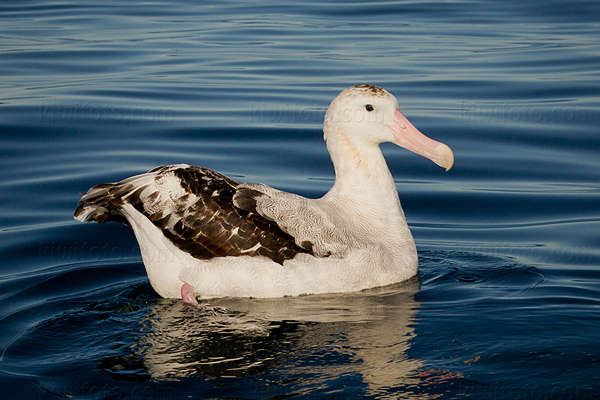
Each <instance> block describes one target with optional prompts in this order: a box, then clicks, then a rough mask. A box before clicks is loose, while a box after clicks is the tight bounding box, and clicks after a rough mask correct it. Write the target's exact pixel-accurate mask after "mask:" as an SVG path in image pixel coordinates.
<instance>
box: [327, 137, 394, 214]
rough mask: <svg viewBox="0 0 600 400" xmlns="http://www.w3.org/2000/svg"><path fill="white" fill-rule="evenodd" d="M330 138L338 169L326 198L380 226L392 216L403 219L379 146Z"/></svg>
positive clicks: (329, 145)
mask: <svg viewBox="0 0 600 400" xmlns="http://www.w3.org/2000/svg"><path fill="white" fill-rule="evenodd" d="M334 139H335V140H328V141H327V147H328V150H329V153H330V154H331V160H332V161H333V165H334V168H335V175H336V179H335V184H334V185H333V187H332V188H331V190H330V191H329V192H328V193H327V194H326V195H325V196H324V198H323V199H324V200H327V201H332V202H335V203H338V204H345V205H348V206H349V207H352V208H353V209H354V210H352V211H353V212H356V213H357V214H359V215H363V216H364V218H365V219H367V220H369V222H371V223H375V224H377V225H379V224H380V223H381V224H389V223H390V218H392V219H393V220H394V219H400V220H402V221H405V220H404V213H403V211H402V208H401V206H400V200H399V198H398V191H397V189H396V184H395V182H394V179H393V177H392V174H391V173H390V170H389V168H388V166H387V163H386V162H385V159H384V157H383V154H382V153H381V149H380V148H379V145H375V144H373V145H367V146H365V145H361V146H356V145H354V144H353V143H351V142H350V141H348V140H346V139H345V138H344V137H342V136H341V134H340V136H339V137H335V138H334Z"/></svg>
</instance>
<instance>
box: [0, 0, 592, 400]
mask: <svg viewBox="0 0 600 400" xmlns="http://www.w3.org/2000/svg"><path fill="white" fill-rule="evenodd" d="M0 24H1V26H2V29H1V30H0V151H1V154H2V155H1V158H0V204H1V207H0V257H1V258H0V259H1V261H0V390H1V392H0V397H1V398H3V399H20V400H28V399H44V400H45V399H94V400H96V399H131V400H138V399H140V400H141V399H145V400H155V399H156V400H171V399H173V400H175V399H287V398H298V399H359V398H368V399H436V398H442V399H451V398H459V397H465V396H468V397H469V398H471V399H494V400H496V399H538V400H539V399H596V398H600V213H599V210H600V2H598V1H595V0H594V1H584V0H581V1H561V0H549V1H541V0H536V1H520V2H516V1H503V0H501V1H484V0H467V1H382V2H365V1H343V2H342V1H339V2H336V1H330V2H327V1H326V2H311V1H306V0H300V1H296V2H272V1H223V2H197V1H186V0H179V1H169V2H166V1H163V2H142V1H118V2H100V1H87V0H83V1H77V2H73V1H71V0H64V1H42V0H27V1H25V0H24V1H18V2H3V3H2V4H1V5H0ZM359 83H372V84H376V85H379V86H382V87H384V88H386V89H387V90H389V91H390V92H392V93H393V94H394V95H396V96H397V98H398V100H399V102H400V108H401V110H402V112H403V113H404V115H406V116H407V117H408V118H409V119H410V120H411V121H412V123H413V124H414V125H415V126H416V127H418V128H419V129H420V130H421V131H422V132H423V133H425V134H426V135H428V136H429V137H431V138H433V139H435V140H438V141H441V142H443V143H446V144H447V145H449V146H450V147H451V148H452V149H453V150H454V154H455V165H454V168H452V169H451V170H450V171H449V172H444V171H443V169H441V168H439V167H437V166H436V165H434V164H433V163H431V162H430V161H429V160H426V159H425V158H423V157H419V156H417V155H415V154H413V153H410V152H408V151H406V150H404V149H401V148H399V147H396V146H393V145H391V144H385V145H383V146H382V149H383V152H384V154H385V155H386V159H387V161H388V164H389V167H390V170H391V171H392V173H393V175H394V177H395V179H396V182H397V187H398V191H399V194H400V199H401V202H402V206H403V208H404V211H405V213H406V216H407V220H408V222H409V225H410V227H411V230H412V232H413V235H414V237H415V241H416V243H417V247H418V250H419V256H420V273H419V276H418V277H416V278H414V279H411V280H409V281H408V282H404V283H401V284H397V285H393V286H390V287H384V288H378V289H373V290H368V291H364V292H360V293H350V294H332V295H319V296H302V297H290V298H283V299H271V300H259V299H220V300H215V301H214V302H213V303H214V304H216V305H220V306H223V307H226V308H228V309H229V310H230V311H231V312H230V313H229V314H225V315H222V316H219V317H211V316H207V315H204V314H202V313H201V312H199V311H198V310H196V309H193V308H190V307H188V306H185V305H184V304H183V303H182V302H181V301H177V300H165V299H161V298H159V297H158V296H157V295H156V294H155V293H154V291H153V290H152V289H151V287H150V285H149V283H148V279H147V277H146V274H145V271H144V267H143V264H142V262H141V257H140V253H139V248H138V245H137V243H136V241H135V238H134V236H133V233H132V232H131V230H130V228H129V227H127V226H124V225H119V224H114V223H113V224H105V225H102V226H100V225H96V224H82V223H79V222H77V221H75V220H73V218H72V215H73V211H74V209H75V207H76V204H77V201H78V199H79V197H80V194H81V193H82V192H85V191H86V190H87V189H88V188H89V187H91V186H93V185H95V184H98V183H102V182H112V181H117V180H121V179H123V178H126V177H128V176H131V175H134V174H137V173H141V172H145V171H147V170H149V169H151V168H154V167H156V166H159V165H164V164H171V163H188V164H192V165H198V166H205V167H209V168H211V169H214V170H217V171H219V172H221V173H223V174H226V175H227V176H229V177H232V178H234V179H237V180H246V181H251V182H262V183H265V184H268V185H271V186H274V187H277V188H279V189H283V190H287V191H292V192H295V193H299V194H302V195H305V196H308V197H319V196H321V195H323V194H324V193H325V192H326V191H327V190H328V189H329V188H330V187H331V185H332V183H333V179H334V176H333V167H332V165H331V162H330V160H329V156H328V153H327V151H326V148H325V145H324V143H323V140H322V131H321V128H322V121H323V116H324V112H325V109H326V108H327V106H328V105H329V103H330V101H331V100H332V99H333V98H334V97H335V96H336V95H337V94H338V93H339V92H340V91H341V90H342V89H344V88H346V87H348V86H351V85H354V84H359Z"/></svg>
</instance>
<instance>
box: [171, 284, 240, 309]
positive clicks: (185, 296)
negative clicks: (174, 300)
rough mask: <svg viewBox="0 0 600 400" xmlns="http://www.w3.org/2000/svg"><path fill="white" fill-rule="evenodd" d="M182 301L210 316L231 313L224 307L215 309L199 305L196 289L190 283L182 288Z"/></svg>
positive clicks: (204, 304) (207, 305)
mask: <svg viewBox="0 0 600 400" xmlns="http://www.w3.org/2000/svg"><path fill="white" fill-rule="evenodd" d="M181 300H183V302H184V303H186V304H189V305H191V306H194V307H197V308H199V309H200V310H202V311H204V312H205V313H207V314H209V315H218V314H227V313H229V311H227V309H225V308H223V307H213V306H211V305H210V304H207V303H198V300H196V294H195V293H194V287H193V286H192V285H190V284H189V283H184V284H183V285H182V286H181Z"/></svg>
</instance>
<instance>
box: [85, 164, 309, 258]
mask: <svg viewBox="0 0 600 400" xmlns="http://www.w3.org/2000/svg"><path fill="white" fill-rule="evenodd" d="M238 192H239V193H238ZM236 194H237V196H236ZM253 195H255V193H253V191H251V190H250V191H249V190H248V189H243V188H241V187H240V183H239V182H236V181H233V180H231V179H229V178H226V177H225V176H223V175H220V174H218V173H216V172H214V171H212V170H210V169H207V168H200V167H190V166H187V165H171V166H164V167H159V168H155V169H153V170H152V171H150V172H148V173H146V174H143V175H138V176H134V177H131V178H129V179H126V180H124V181H121V182H119V183H115V184H101V185H97V186H94V187H93V188H92V189H90V190H89V192H88V193H87V194H86V195H85V196H83V197H82V199H81V200H80V202H79V206H78V207H77V210H76V211H75V218H76V219H79V220H82V221H83V220H87V221H94V222H99V223H103V222H106V221H118V222H126V221H125V218H124V217H123V216H122V215H121V214H120V212H119V208H120V206H121V205H123V204H125V203H128V204H131V205H132V206H133V207H135V208H136V209H137V210H138V211H139V212H141V213H142V214H144V215H145V216H146V217H147V218H148V219H150V221H152V222H153V223H154V225H156V226H157V227H158V228H160V229H161V230H162V232H163V234H164V235H165V236H166V237H167V238H169V239H170V240H171V241H172V242H173V243H174V244H175V245H176V246H177V247H178V248H179V249H181V250H183V251H185V252H187V253H189V254H191V255H192V256H194V257H195V258H199V259H210V258H213V257H224V256H241V255H249V256H265V257H269V258H271V259H272V260H273V261H275V262H277V263H280V264H282V263H283V262H284V261H285V260H287V259H291V258H293V257H294V256H295V255H296V254H298V253H311V249H310V248H303V247H300V246H298V245H297V244H296V243H295V241H294V238H293V237H292V236H291V235H289V234H287V233H285V232H284V231H282V230H281V229H280V228H279V226H278V225H277V224H276V223H275V222H273V221H271V220H269V219H267V218H265V217H263V216H261V215H259V214H258V213H256V212H252V211H248V208H249V207H248V206H249V204H245V206H246V207H243V208H245V209H243V208H240V207H238V206H236V205H234V201H233V198H234V196H236V202H237V201H239V202H244V201H245V202H247V203H248V202H252V201H253V200H252V199H253V197H254V196H253ZM304 247H308V246H304Z"/></svg>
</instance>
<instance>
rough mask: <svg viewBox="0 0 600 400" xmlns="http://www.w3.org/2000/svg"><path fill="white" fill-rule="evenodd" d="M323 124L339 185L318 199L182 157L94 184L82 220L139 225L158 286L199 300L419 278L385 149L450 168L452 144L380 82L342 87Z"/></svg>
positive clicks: (161, 290) (83, 202)
mask: <svg viewBox="0 0 600 400" xmlns="http://www.w3.org/2000/svg"><path fill="white" fill-rule="evenodd" d="M323 131H324V138H325V141H326V143H327V149H328V150H329V153H330V155H331V160H332V161H333V165H334V168H335V184H334V185H333V187H332V188H331V190H329V192H327V194H325V195H324V196H323V197H321V198H319V199H308V198H305V197H302V196H299V195H296V194H292V193H286V192H283V191H280V190H277V189H273V188H271V187H269V186H266V185H263V184H255V183H244V182H237V181H234V180H231V179H229V178H226V177H225V176H223V175H220V174H218V173H216V172H214V171H212V170H209V169H207V168H201V167H191V166H188V165H184V164H179V165H168V166H163V167H158V168H155V169H153V170H151V171H150V172H147V173H145V174H141V175H137V176H133V177H131V178H128V179H125V180H123V181H121V182H118V183H109V184H101V185H97V186H94V187H93V188H91V189H90V190H89V191H88V192H87V194H85V195H84V196H83V197H82V198H81V200H80V201H79V203H78V204H79V206H78V207H77V210H76V211H75V218H76V219H77V220H79V221H88V222H90V221H94V222H99V223H103V222H106V221H119V222H125V223H128V224H129V225H131V227H132V229H133V232H134V233H135V236H136V238H137V241H138V243H139V245H140V250H141V254H142V259H143V261H144V265H145V267H146V272H147V274H148V278H149V280H150V284H151V285H152V287H153V288H154V290H155V291H156V292H157V293H158V294H159V295H160V296H162V297H165V298H179V297H181V298H182V299H183V301H184V302H186V303H190V304H195V305H198V303H197V300H196V299H197V298H211V297H212V298H214V297H226V296H228V297H259V298H267V297H282V296H295V295H301V294H314V293H334V292H350V291H359V290H363V289H367V288H372V287H377V286H385V285H389V284H392V283H396V282H400V281H403V280H406V279H408V278H410V277H412V276H414V275H415V274H416V273H417V269H418V259H417V250H416V247H415V242H414V240H413V238H412V235H411V233H410V231H409V228H408V225H407V223H406V219H405V217H404V212H403V211H402V208H401V206H400V200H399V198H398V192H397V189H396V185H395V183H394V179H393V178H392V175H391V173H390V171H389V169H388V167H387V164H386V162H385V159H384V157H383V154H382V153H381V150H380V148H379V145H380V144H381V143H383V142H392V143H395V144H397V145H398V146H401V147H404V148H406V149H408V150H410V151H413V152H415V153H417V154H420V155H422V156H424V157H427V158H429V159H431V160H432V161H433V162H435V163H436V164H438V165H439V166H441V167H443V168H445V169H446V170H449V169H450V168H451V167H452V165H453V163H454V155H453V153H452V150H450V148H449V147H448V146H446V145H445V144H442V143H439V142H436V141H434V140H432V139H429V138H428V137H426V136H425V135H423V134H422V133H421V132H419V131H418V130H417V129H416V128H415V127H414V126H413V125H412V124H411V123H410V122H409V121H408V119H406V117H404V115H402V113H401V112H400V111H399V109H398V101H397V100H396V98H395V97H394V96H393V95H392V94H390V93H389V92H388V91H386V90H384V89H382V88H380V87H377V86H373V85H356V86H352V87H349V88H347V89H345V90H344V91H342V92H341V93H340V94H339V95H338V96H337V97H336V98H335V99H334V100H333V102H332V103H331V105H330V106H329V108H328V109H327V113H326V114H325V123H324V128H323Z"/></svg>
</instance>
